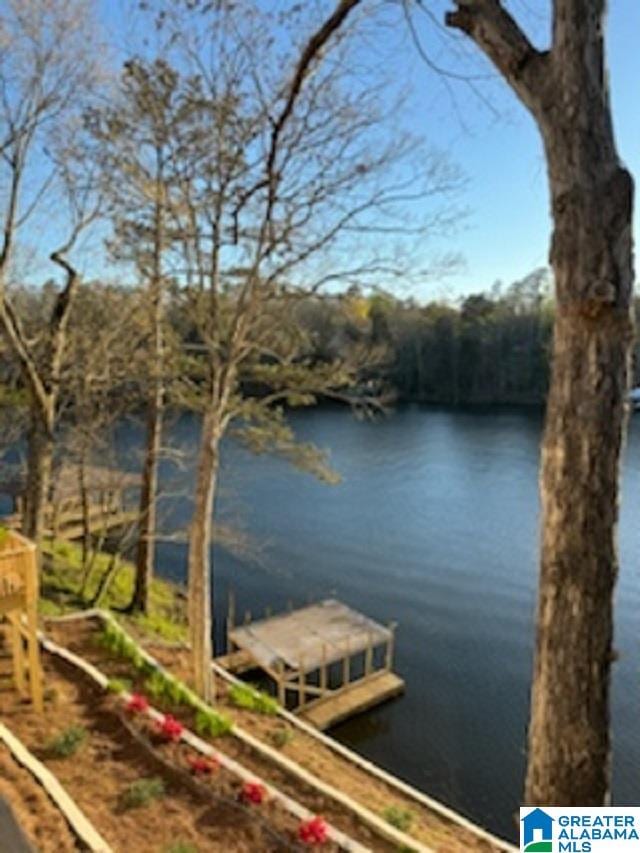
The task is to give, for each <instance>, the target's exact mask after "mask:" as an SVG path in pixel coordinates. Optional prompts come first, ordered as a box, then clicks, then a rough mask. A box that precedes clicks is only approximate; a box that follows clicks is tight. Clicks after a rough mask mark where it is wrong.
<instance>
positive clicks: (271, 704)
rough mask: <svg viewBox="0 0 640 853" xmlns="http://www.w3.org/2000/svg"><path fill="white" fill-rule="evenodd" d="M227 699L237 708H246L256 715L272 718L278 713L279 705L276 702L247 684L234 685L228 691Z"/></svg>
mask: <svg viewBox="0 0 640 853" xmlns="http://www.w3.org/2000/svg"><path fill="white" fill-rule="evenodd" d="M229 699H230V701H231V702H232V704H234V705H236V706H237V707H238V708H246V710H248V711H256V712H257V713H258V714H268V715H269V716H273V715H274V714H277V713H278V708H279V705H278V703H277V702H276V700H275V699H274V698H273V697H271V696H269V695H268V694H267V693H263V692H262V690H257V689H256V688H255V687H251V686H250V685H249V684H234V685H233V686H232V687H231V688H230V689H229Z"/></svg>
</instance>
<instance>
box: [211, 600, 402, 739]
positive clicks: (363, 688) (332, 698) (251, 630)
mask: <svg viewBox="0 0 640 853" xmlns="http://www.w3.org/2000/svg"><path fill="white" fill-rule="evenodd" d="M394 634H395V625H393V624H391V625H390V626H389V627H385V626H384V625H381V624H379V623H378V622H375V621H374V620H373V619H370V618H369V617H367V616H365V615H364V614H362V613H359V612H358V611H356V610H353V609H352V608H350V607H347V605H345V604H342V603H341V602H340V601H336V600H335V599H325V600H324V601H320V602H318V603H317V604H312V605H309V606H307V607H303V608H300V609H298V610H292V611H290V612H289V613H284V614H280V615H278V616H269V617H268V618H265V619H261V620H258V621H255V622H252V621H251V620H250V617H249V616H248V617H247V619H246V621H245V624H244V625H242V626H240V627H234V625H233V607H231V606H230V610H229V620H228V626H227V641H228V651H227V654H226V655H224V656H223V657H221V658H218V663H220V664H221V665H222V666H224V667H226V668H227V669H229V671H232V672H236V673H241V672H247V671H249V670H250V669H256V668H259V669H261V670H262V671H263V672H264V673H266V674H267V675H268V676H269V677H270V678H271V679H272V680H273V681H274V682H275V685H276V690H277V695H278V700H279V702H280V704H281V705H283V706H284V707H287V705H288V700H289V699H290V698H291V694H293V695H294V697H295V699H294V702H293V706H292V709H293V710H294V712H295V713H298V714H300V715H301V716H304V717H305V719H307V720H308V721H309V722H311V723H313V724H314V725H316V726H317V727H318V728H320V729H327V728H329V727H330V726H332V725H335V724H336V723H337V722H340V721H342V720H345V719H347V718H348V717H351V716H353V715H355V714H358V713H360V712H362V711H365V710H367V709H369V708H371V707H373V706H374V705H378V704H380V703H381V702H385V701H387V700H388V699H390V698H392V697H394V696H398V695H399V694H400V693H402V692H403V690H404V682H403V681H402V679H401V678H400V677H399V676H397V675H395V674H394V673H393V672H392V663H393V647H394ZM354 676H355V677H354Z"/></svg>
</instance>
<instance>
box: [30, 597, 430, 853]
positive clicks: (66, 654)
mask: <svg viewBox="0 0 640 853" xmlns="http://www.w3.org/2000/svg"><path fill="white" fill-rule="evenodd" d="M87 613H88V614H89V615H90V616H94V617H95V616H100V617H101V618H104V616H105V614H104V613H102V611H92V612H89V611H87ZM72 615H75V614H72ZM107 618H108V619H111V617H110V615H109V614H107ZM113 621H114V623H115V624H116V625H117V623H116V622H115V620H113ZM117 627H118V629H119V630H123V629H122V627H121V626H120V625H117ZM125 633H126V632H125ZM39 639H40V643H41V645H42V647H43V648H44V649H46V651H48V652H49V653H50V654H53V655H56V656H57V657H60V658H62V659H63V660H65V661H67V663H70V664H71V665H72V666H75V667H76V668H77V669H80V670H82V671H83V672H84V673H85V674H86V675H88V676H89V677H90V678H91V679H93V681H95V682H96V683H97V684H98V685H99V686H100V687H102V688H103V689H105V690H106V689H107V686H108V684H109V679H108V678H107V677H106V676H105V675H104V674H103V673H102V672H100V670H99V669H98V668H97V667H95V666H94V665H93V664H91V663H89V662H88V661H86V660H84V658H81V657H80V656H79V655H76V654H74V653H73V652H70V651H69V650H68V649H65V648H64V647H63V646H59V645H58V644H57V643H54V642H53V641H52V640H49V639H47V638H46V637H45V636H44V635H43V634H42V633H40V634H39ZM140 652H141V654H143V656H144V657H145V658H147V659H148V661H149V663H152V662H153V663H154V665H155V666H157V668H158V669H163V668H162V667H161V666H160V664H158V663H156V662H155V661H154V660H153V658H152V657H151V656H150V655H148V654H147V653H146V652H145V650H144V649H142V648H140ZM163 671H164V670H163ZM119 696H120V698H121V699H122V700H123V701H124V702H126V701H128V700H129V699H130V698H131V694H130V693H128V692H127V691H123V692H122V693H120V694H119ZM145 713H146V714H147V716H149V717H150V718H151V719H152V720H154V721H156V722H160V721H161V720H162V719H163V718H164V714H162V713H161V712H160V711H158V710H156V709H155V708H153V707H149V708H148V709H147V711H146V712H145ZM181 739H182V740H183V741H184V742H185V743H187V744H188V745H189V746H190V747H192V748H193V749H195V750H196V751H198V752H200V753H201V754H202V755H206V756H208V757H209V758H214V759H215V760H216V761H217V762H218V763H219V764H220V766H222V767H224V768H225V769H226V770H228V771H229V772H230V773H232V774H233V775H235V776H237V777H238V778H239V779H241V780H242V781H243V782H258V783H260V784H261V785H263V786H264V788H265V790H266V792H267V794H268V795H269V797H270V798H271V800H273V801H275V802H279V803H280V805H281V806H282V807H283V808H284V809H285V810H286V811H288V812H289V814H291V815H293V817H295V818H296V819H298V820H310V819H312V818H313V817H315V815H314V814H313V813H312V812H310V811H309V810H308V809H307V808H306V807H305V806H303V805H301V804H300V803H298V802H296V801H295V800H293V799H291V798H290V797H289V796H287V794H284V793H282V791H280V790H278V789H277V788H275V787H273V785H270V784H269V783H268V782H266V781H265V780H263V779H261V778H260V777H259V776H257V775H256V774H255V773H252V772H251V771H250V770H247V769H246V767H243V766H242V765H241V764H240V763H238V762H237V761H235V760H234V759H233V758H230V757H229V756H228V755H226V754H225V753H223V752H220V751H219V750H217V749H214V748H213V747H212V746H211V745H210V744H208V743H207V742H206V741H204V740H202V739H201V738H200V737H198V736H197V735H196V734H194V733H193V732H191V731H189V730H185V731H184V732H183V734H182V737H181ZM47 772H48V771H47ZM327 830H328V831H327V834H328V836H329V838H330V839H331V840H332V841H334V842H335V843H336V844H338V846H339V847H340V849H342V850H345V851H349V853H371V851H370V850H369V848H368V847H365V846H364V845H362V844H360V843H359V842H358V841H355V840H354V839H352V838H350V837H349V836H348V835H346V834H345V833H343V832H342V831H341V830H339V829H337V828H336V827H334V826H331V825H330V824H328V825H327ZM412 847H414V848H415V849H416V850H417V849H418V847H417V845H415V844H412ZM92 849H93V848H92ZM107 850H108V848H105V853H106V851H107ZM96 853H97V851H96ZM100 853H102V850H101V851H100ZM426 853H432V851H426Z"/></svg>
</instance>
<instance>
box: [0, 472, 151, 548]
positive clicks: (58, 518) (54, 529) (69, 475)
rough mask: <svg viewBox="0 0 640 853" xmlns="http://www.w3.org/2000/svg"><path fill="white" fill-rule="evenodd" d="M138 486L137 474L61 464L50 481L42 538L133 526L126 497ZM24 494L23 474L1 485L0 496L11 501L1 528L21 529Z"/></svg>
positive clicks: (78, 535) (79, 536)
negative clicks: (9, 510) (8, 511)
mask: <svg viewBox="0 0 640 853" xmlns="http://www.w3.org/2000/svg"><path fill="white" fill-rule="evenodd" d="M140 484H141V478H140V476H139V475H138V474H132V473H130V472H126V471H118V470H115V469H111V468H105V467H101V466H96V465H90V466H86V467H84V468H83V469H81V470H80V469H79V468H78V467H77V466H74V465H71V464H69V463H67V464H63V465H62V466H60V468H59V469H58V470H57V471H56V472H55V473H54V476H53V478H52V486H51V492H50V495H49V501H48V503H47V505H46V507H45V513H44V520H45V524H44V526H45V529H44V535H45V536H47V537H50V538H54V539H67V540H73V539H82V538H83V537H84V535H85V534H86V533H88V534H89V535H91V536H103V535H105V534H107V533H108V532H109V531H111V530H115V529H118V528H124V527H127V526H129V525H131V524H134V523H136V521H137V520H138V517H139V513H138V510H137V508H136V506H135V505H134V506H131V505H127V502H126V500H125V496H126V494H127V493H128V492H131V491H134V490H137V489H139V487H140ZM25 492H26V481H25V478H24V476H23V475H14V476H13V477H10V478H9V479H7V480H5V481H4V482H0V494H6V495H8V496H9V497H10V498H11V499H12V501H13V512H12V513H11V515H9V516H5V517H4V518H3V519H2V524H3V525H4V526H6V527H10V528H12V529H15V530H19V529H20V527H21V524H22V516H23V512H24V506H25ZM136 504H137V502H136Z"/></svg>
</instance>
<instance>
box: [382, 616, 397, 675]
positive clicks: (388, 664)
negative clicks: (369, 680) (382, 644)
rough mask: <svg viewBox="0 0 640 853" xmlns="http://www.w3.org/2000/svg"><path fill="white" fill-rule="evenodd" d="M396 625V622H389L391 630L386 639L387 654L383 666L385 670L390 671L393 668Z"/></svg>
mask: <svg viewBox="0 0 640 853" xmlns="http://www.w3.org/2000/svg"><path fill="white" fill-rule="evenodd" d="M397 627H398V623H397V622H389V631H390V632H391V636H390V637H389V639H388V641H387V655H386V659H385V664H384V668H385V669H386V670H387V672H391V670H392V668H393V651H394V642H395V636H396V628H397Z"/></svg>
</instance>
